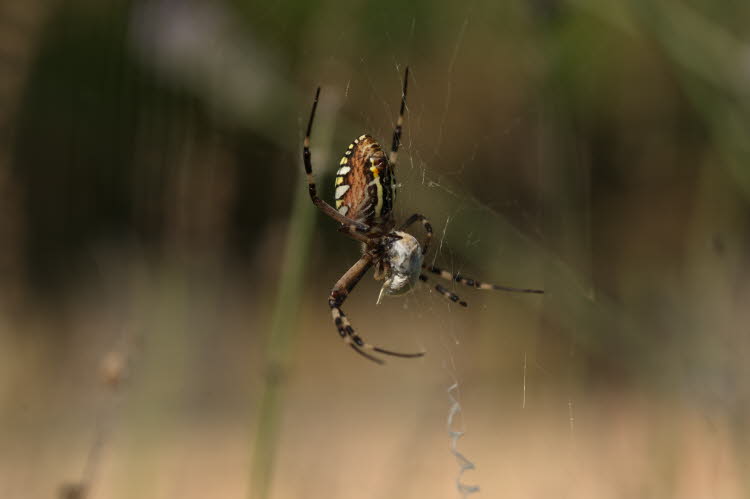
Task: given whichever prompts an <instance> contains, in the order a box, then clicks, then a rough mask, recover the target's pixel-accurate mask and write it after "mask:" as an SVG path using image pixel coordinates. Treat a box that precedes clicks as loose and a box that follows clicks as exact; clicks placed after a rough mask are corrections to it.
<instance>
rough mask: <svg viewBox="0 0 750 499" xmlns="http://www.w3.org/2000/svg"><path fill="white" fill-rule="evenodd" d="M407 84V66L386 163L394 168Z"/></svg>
mask: <svg viewBox="0 0 750 499" xmlns="http://www.w3.org/2000/svg"><path fill="white" fill-rule="evenodd" d="M408 83H409V66H406V70H405V71H404V89H403V91H402V92H401V110H400V111H399V113H398V121H396V128H395V129H394V130H393V143H392V145H391V154H390V156H389V157H388V162H389V163H390V164H391V165H393V167H394V168H395V167H396V159H397V158H398V146H399V145H401V127H402V126H403V124H404V111H405V110H406V86H407V84H408Z"/></svg>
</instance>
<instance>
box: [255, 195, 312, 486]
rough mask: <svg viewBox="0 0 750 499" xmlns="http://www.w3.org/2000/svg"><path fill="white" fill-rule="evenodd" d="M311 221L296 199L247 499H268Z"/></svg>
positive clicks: (305, 204) (303, 200)
mask: <svg viewBox="0 0 750 499" xmlns="http://www.w3.org/2000/svg"><path fill="white" fill-rule="evenodd" d="M314 220H315V210H314V209H313V206H312V204H311V203H310V200H309V199H308V197H307V196H306V195H302V194H301V193H300V195H298V196H296V200H295V203H294V208H293V211H292V215H291V220H290V223H289V228H288V230H287V238H286V248H285V251H284V257H283V259H282V267H281V279H280V283H279V289H278V293H277V295H276V302H275V305H274V310H273V315H272V320H271V329H270V331H269V336H268V344H267V346H266V359H267V365H266V372H265V386H264V388H263V396H262V398H261V401H260V406H259V408H258V425H257V431H256V432H255V444H254V448H253V461H252V465H251V466H252V468H251V474H250V487H249V497H250V499H266V498H267V497H268V493H269V490H270V486H271V481H272V478H273V476H272V475H273V466H274V461H275V456H276V447H277V443H278V437H279V428H280V423H281V414H282V403H283V398H284V391H285V388H286V376H287V372H288V369H289V357H290V355H289V354H290V349H291V345H292V344H293V342H294V339H295V337H296V332H297V330H298V328H297V320H298V318H299V314H298V311H299V309H300V302H301V298H302V289H303V286H302V284H303V282H304V276H305V272H306V270H307V261H308V258H307V256H308V253H309V251H308V250H309V247H310V239H311V236H312V228H313V222H314Z"/></svg>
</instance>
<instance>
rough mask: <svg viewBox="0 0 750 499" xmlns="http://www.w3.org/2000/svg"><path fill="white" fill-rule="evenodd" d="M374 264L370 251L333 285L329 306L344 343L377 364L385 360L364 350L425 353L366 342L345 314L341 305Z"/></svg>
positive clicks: (413, 354)
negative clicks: (403, 350) (386, 347)
mask: <svg viewBox="0 0 750 499" xmlns="http://www.w3.org/2000/svg"><path fill="white" fill-rule="evenodd" d="M372 265H373V256H372V255H370V254H369V253H366V254H365V255H364V256H362V258H360V259H359V261H358V262H357V263H355V264H354V265H352V267H351V268H350V269H349V270H347V271H346V273H345V274H344V275H343V276H341V279H339V280H338V282H336V284H335V285H334V286H333V289H332V290H331V295H330V296H329V297H328V306H329V307H331V317H332V318H333V323H334V324H335V325H336V329H337V330H338V332H339V335H340V336H341V338H342V339H343V340H344V343H347V344H348V345H349V346H351V347H352V348H353V349H354V351H355V352H357V353H358V354H360V355H362V356H363V357H365V358H367V359H369V360H371V361H373V362H375V363H377V364H383V363H384V362H383V360H381V359H379V358H377V357H375V356H374V355H371V354H369V353H367V352H365V351H364V350H371V351H373V352H378V353H382V354H385V355H393V356H395V357H421V356H423V355H424V354H425V352H417V353H400V352H393V351H391V350H386V349H384V348H380V347H376V346H374V345H370V344H369V343H366V342H365V341H364V340H363V339H362V338H360V337H359V335H358V334H357V333H356V332H355V331H354V328H352V325H351V323H350V322H349V319H348V318H347V317H346V314H344V311H343V310H342V309H341V305H342V304H343V303H344V301H345V300H346V298H347V297H348V296H349V293H350V292H351V290H352V289H354V286H356V285H357V283H358V282H359V280H360V279H361V278H362V276H364V275H365V273H367V271H368V270H370V267H372Z"/></svg>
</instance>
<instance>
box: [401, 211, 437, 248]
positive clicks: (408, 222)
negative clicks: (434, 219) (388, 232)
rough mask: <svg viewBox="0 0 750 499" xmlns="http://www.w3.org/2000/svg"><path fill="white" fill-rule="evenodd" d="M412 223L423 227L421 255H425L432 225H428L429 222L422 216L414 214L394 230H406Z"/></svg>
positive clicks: (430, 237)
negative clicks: (420, 224) (420, 223)
mask: <svg viewBox="0 0 750 499" xmlns="http://www.w3.org/2000/svg"><path fill="white" fill-rule="evenodd" d="M414 222H422V225H423V226H424V230H425V232H426V235H425V238H424V244H422V254H423V255H426V254H427V250H428V249H429V247H430V241H432V225H430V221H429V220H427V217H425V216H424V215H420V214H419V213H415V214H413V215H412V216H410V217H409V218H407V219H406V221H405V222H404V223H402V224H401V225H400V226H399V228H398V229H396V230H401V231H403V230H406V229H407V228H408V227H409V226H410V225H411V224H413V223H414Z"/></svg>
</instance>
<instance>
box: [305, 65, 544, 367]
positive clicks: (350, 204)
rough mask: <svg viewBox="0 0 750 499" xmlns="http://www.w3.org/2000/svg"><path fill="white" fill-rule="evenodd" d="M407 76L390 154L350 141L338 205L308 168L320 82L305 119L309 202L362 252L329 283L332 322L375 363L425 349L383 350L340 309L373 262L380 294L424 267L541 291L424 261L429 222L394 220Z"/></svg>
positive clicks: (409, 284)
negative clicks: (417, 230)
mask: <svg viewBox="0 0 750 499" xmlns="http://www.w3.org/2000/svg"><path fill="white" fill-rule="evenodd" d="M408 80H409V68H406V71H405V74H404V86H403V90H402V92H401V110H400V111H399V115H398V121H397V122H396V128H395V130H394V131H393V142H392V145H391V152H390V155H389V156H388V157H386V153H385V151H384V150H383V148H382V147H381V146H380V144H379V143H378V142H377V141H375V139H373V138H372V137H371V136H369V135H361V136H359V137H358V138H356V139H354V142H352V143H351V144H349V147H348V148H347V150H346V152H345V153H344V156H343V157H342V158H341V161H340V163H339V169H338V172H337V173H336V186H335V187H336V192H335V197H336V208H333V207H332V206H331V205H329V204H328V203H326V202H325V201H323V200H322V199H321V198H319V197H318V194H317V190H316V187H315V180H314V179H313V173H312V159H311V157H310V132H311V131H312V125H313V119H314V118H315V110H316V108H317V107H318V98H319V96H320V87H318V89H317V91H316V92H315V100H314V101H313V106H312V111H311V112H310V121H308V124H307V133H306V134H305V141H304V147H303V151H302V157H303V159H304V163H305V172H306V173H307V186H308V190H309V192H310V198H311V199H312V202H313V204H315V206H317V207H318V208H319V209H320V210H321V211H322V212H323V213H325V214H326V215H328V216H329V217H331V218H332V219H334V220H335V221H336V222H338V223H339V224H340V227H339V231H340V232H343V233H344V234H346V235H347V236H349V237H350V238H352V239H355V240H357V241H360V242H361V243H362V257H361V258H360V259H359V260H358V261H357V263H355V264H354V265H353V266H352V267H351V268H350V269H349V270H347V271H346V272H345V273H344V275H343V276H341V278H340V279H339V280H338V282H337V283H336V284H335V285H334V286H333V289H332V290H331V294H330V296H329V297H328V306H329V307H330V308H331V315H332V316H333V322H334V324H336V328H337V329H338V332H339V335H341V338H342V339H343V340H344V342H345V343H347V344H348V345H349V346H351V347H352V349H353V350H354V351H356V352H357V353H359V354H360V355H362V356H364V357H366V358H367V359H370V360H372V361H374V362H377V363H378V364H382V363H383V360H382V359H380V358H378V357H376V356H374V355H372V353H370V352H376V353H380V354H386V355H392V356H395V357H421V356H423V355H424V354H425V352H416V353H401V352H394V351H392V350H386V349H384V348H380V347H377V346H374V345H371V344H369V343H366V342H365V341H364V340H363V339H362V338H361V337H360V336H359V335H358V334H357V333H356V332H355V331H354V329H353V328H352V325H351V323H350V322H349V319H348V318H347V317H346V315H345V314H344V311H343V310H342V309H341V305H342V304H343V303H344V300H346V298H347V297H348V296H349V293H351V291H352V289H354V286H356V285H357V283H358V282H359V280H360V279H361V278H362V276H364V275H365V273H367V271H368V270H369V269H370V268H371V267H375V279H377V280H383V281H384V282H383V287H382V289H381V290H380V297H382V296H383V295H384V294H385V295H399V294H403V293H407V292H409V291H410V290H411V289H412V288H413V287H414V285H415V284H416V282H417V280H420V281H427V276H426V275H425V274H424V273H423V272H422V271H423V270H424V271H426V272H428V273H432V274H435V275H437V276H439V277H441V278H443V279H446V280H449V281H455V282H458V283H461V284H464V285H466V286H469V287H472V288H477V289H499V290H503V291H515V292H521V293H543V292H544V291H542V290H538V289H518V288H510V287H507V286H498V285H495V284H488V283H483V282H479V281H477V280H475V279H470V278H468V277H464V276H462V275H460V274H452V273H450V272H448V271H446V270H443V269H440V268H438V267H435V266H432V265H426V264H424V263H423V258H424V255H425V254H426V253H427V250H428V249H429V246H430V241H431V239H432V226H431V225H430V222H429V221H428V220H427V218H425V217H424V215H420V214H419V213H415V214H413V215H412V216H410V217H409V218H407V219H406V220H405V221H404V222H403V223H402V224H400V225H396V220H395V219H394V216H393V204H394V201H395V197H396V177H395V175H394V170H395V167H396V158H397V155H398V147H399V144H400V143H401V127H402V125H403V122H404V111H405V108H406V87H407V83H408ZM416 222H420V223H421V224H422V226H423V227H424V230H425V236H424V241H423V243H422V245H420V244H419V242H418V241H417V239H416V238H415V237H414V236H412V235H411V234H409V233H407V232H405V231H406V229H407V228H409V227H410V226H411V225H413V224H414V223H416ZM435 289H436V290H437V291H438V292H439V293H440V294H442V295H443V296H444V297H446V298H447V299H449V300H451V301H452V302H455V303H458V304H459V305H462V306H464V307H465V306H466V302H465V301H463V300H461V299H460V298H459V297H458V296H457V295H456V294H454V293H452V292H450V291H449V290H448V289H446V288H445V287H443V286H441V285H440V284H438V285H436V286H435Z"/></svg>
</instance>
